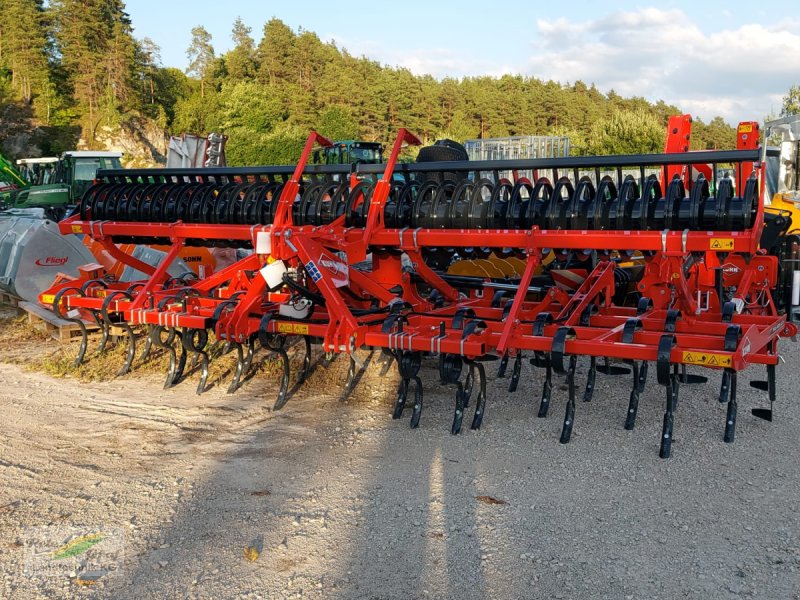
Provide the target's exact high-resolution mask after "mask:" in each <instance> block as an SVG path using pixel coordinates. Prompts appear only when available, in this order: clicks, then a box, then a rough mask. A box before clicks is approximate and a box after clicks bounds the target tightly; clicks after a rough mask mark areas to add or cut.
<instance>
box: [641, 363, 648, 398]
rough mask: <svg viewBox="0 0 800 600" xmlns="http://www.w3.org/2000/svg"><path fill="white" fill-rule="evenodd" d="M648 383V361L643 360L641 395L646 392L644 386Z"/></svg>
mask: <svg viewBox="0 0 800 600" xmlns="http://www.w3.org/2000/svg"><path fill="white" fill-rule="evenodd" d="M646 383H647V361H646V360H643V361H642V365H641V367H639V393H640V394H641V393H643V392H644V385H645V384H646Z"/></svg>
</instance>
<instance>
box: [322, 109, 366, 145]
mask: <svg viewBox="0 0 800 600" xmlns="http://www.w3.org/2000/svg"><path fill="white" fill-rule="evenodd" d="M314 129H316V130H317V131H319V132H320V133H321V134H322V135H324V136H326V137H327V138H328V139H330V140H331V141H336V140H349V139H356V138H358V137H360V134H359V130H358V121H357V120H356V118H355V117H353V115H352V113H351V112H350V110H349V109H348V108H347V107H346V106H342V105H335V106H329V107H328V108H326V109H325V110H324V111H323V112H322V114H320V116H319V119H318V120H317V123H316V126H315V127H314Z"/></svg>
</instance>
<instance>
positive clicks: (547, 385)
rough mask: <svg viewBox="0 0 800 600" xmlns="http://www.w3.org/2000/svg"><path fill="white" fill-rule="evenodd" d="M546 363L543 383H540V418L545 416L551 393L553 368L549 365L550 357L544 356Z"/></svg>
mask: <svg viewBox="0 0 800 600" xmlns="http://www.w3.org/2000/svg"><path fill="white" fill-rule="evenodd" d="M545 360H546V361H547V365H546V366H545V371H544V384H543V385H542V401H541V402H540V403H539V414H538V415H537V416H538V417H539V418H540V419H544V418H545V417H546V416H547V410H548V409H549V408H550V398H551V396H552V395H553V368H552V367H551V366H550V357H549V356H548V357H547V358H545Z"/></svg>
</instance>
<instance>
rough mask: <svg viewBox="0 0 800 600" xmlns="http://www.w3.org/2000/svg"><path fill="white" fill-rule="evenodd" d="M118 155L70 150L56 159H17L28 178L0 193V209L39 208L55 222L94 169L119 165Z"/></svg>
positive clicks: (76, 197)
mask: <svg viewBox="0 0 800 600" xmlns="http://www.w3.org/2000/svg"><path fill="white" fill-rule="evenodd" d="M120 158H122V153H120V152H99V151H92V150H70V151H68V152H64V154H62V155H61V156H60V157H59V158H58V159H53V158H49V159H21V160H19V161H17V164H18V165H20V167H21V168H22V170H23V174H28V176H29V179H28V180H25V179H23V181H24V182H25V185H24V186H18V189H15V190H11V191H10V192H6V193H5V196H0V209H9V208H43V209H45V212H46V214H47V216H48V217H50V218H52V219H54V220H56V221H58V220H60V219H61V218H63V216H64V215H65V214H66V212H67V210H68V208H69V207H70V206H72V205H74V204H76V203H77V201H78V200H80V198H81V196H83V193H84V192H85V191H86V190H87V189H88V188H89V186H91V185H92V183H93V182H94V179H95V174H96V173H97V170H98V169H121V168H122V163H121V162H120ZM6 162H7V161H6Z"/></svg>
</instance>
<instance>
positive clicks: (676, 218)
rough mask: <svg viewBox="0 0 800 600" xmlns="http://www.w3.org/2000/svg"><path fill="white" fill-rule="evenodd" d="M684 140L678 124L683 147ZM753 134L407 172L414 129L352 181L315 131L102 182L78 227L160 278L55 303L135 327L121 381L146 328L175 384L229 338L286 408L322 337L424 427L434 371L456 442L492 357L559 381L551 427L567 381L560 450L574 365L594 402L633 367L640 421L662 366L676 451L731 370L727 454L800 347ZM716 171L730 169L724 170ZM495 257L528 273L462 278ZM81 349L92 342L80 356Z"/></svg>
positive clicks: (71, 284)
mask: <svg viewBox="0 0 800 600" xmlns="http://www.w3.org/2000/svg"><path fill="white" fill-rule="evenodd" d="M756 128H757V126H756ZM680 137H681V133H680V132H679V127H676V128H675V131H673V136H672V138H671V139H673V140H676V139H679V138H680ZM757 137H758V136H757V132H755V134H754V138H755V140H754V141H753V142H752V143H751V144H750V149H740V150H732V151H720V152H716V151H715V152H704V153H690V152H686V151H685V148H683V147H679V148H677V149H676V150H677V152H669V153H665V154H656V155H637V156H608V157H576V158H572V157H568V158H554V159H527V160H516V161H483V162H470V161H453V162H436V163H413V164H401V163H398V160H397V158H398V154H399V152H400V150H401V147H402V146H403V144H405V143H408V144H418V143H419V142H418V140H417V139H416V138H415V137H414V136H413V135H411V134H410V133H408V132H407V131H405V130H402V129H401V130H400V132H399V134H398V136H397V139H396V141H395V143H394V147H393V150H392V153H391V155H390V157H389V159H388V161H387V163H386V164H385V165H357V166H356V167H354V168H353V169H351V168H350V167H349V166H340V165H309V164H308V162H307V161H308V158H309V156H310V154H311V152H312V150H313V148H314V146H315V145H316V144H320V145H323V146H325V145H328V144H329V142H328V141H327V140H325V139H324V138H322V137H321V136H319V135H317V134H316V133H313V134H312V135H311V136H310V137H309V139H308V141H307V143H306V146H305V150H304V152H303V155H302V157H301V159H300V162H299V163H298V164H297V165H296V167H257V168H224V169H202V170H200V169H198V170H185V169H184V170H161V169H155V170H138V171H136V170H134V171H129V170H125V171H121V170H117V171H104V172H100V173H99V180H98V182H97V183H96V185H95V186H94V187H93V188H91V189H90V190H89V191H88V192H87V193H86V195H85V196H84V198H83V201H82V203H81V205H80V210H79V211H78V213H77V214H75V216H73V217H71V218H70V219H68V220H67V221H64V222H63V223H62V224H61V230H62V232H63V233H65V234H68V233H78V234H84V235H88V236H91V237H92V238H93V239H95V240H96V241H97V242H99V243H101V244H103V245H104V247H105V248H106V249H107V250H108V252H109V253H111V254H113V255H115V256H116V257H117V258H118V259H119V260H122V261H124V262H126V263H127V264H130V265H132V266H134V267H136V268H137V269H139V270H141V271H142V272H144V273H147V274H148V278H147V279H145V280H142V281H140V282H136V283H134V284H130V283H124V284H123V283H119V282H116V281H113V280H111V279H110V278H109V277H107V276H106V274H105V273H104V272H103V270H102V269H101V268H99V267H98V266H97V265H90V266H87V267H85V269H84V271H83V275H82V277H81V278H80V279H78V280H71V281H61V282H58V283H56V284H55V285H54V286H53V287H52V288H51V289H50V290H49V291H48V292H47V293H45V294H43V295H42V296H41V297H40V300H41V301H42V303H43V304H45V305H47V306H48V307H52V308H53V309H54V310H55V311H56V312H57V313H59V314H60V315H61V316H63V317H65V318H69V319H73V320H76V322H81V321H80V319H81V317H84V318H94V319H97V320H98V322H99V323H101V324H102V325H104V331H105V332H106V335H105V336H104V342H105V339H106V338H107V337H108V331H109V329H110V326H111V325H114V326H118V327H121V328H122V329H123V330H124V332H125V334H126V336H127V339H128V343H129V351H128V355H127V361H126V363H125V365H124V366H123V368H122V369H121V371H120V372H121V373H124V372H126V371H127V370H128V369H129V368H130V367H131V364H132V362H133V361H134V358H135V354H136V343H137V335H138V334H139V332H145V336H146V337H145V339H146V350H145V351H146V352H147V351H148V350H149V348H150V347H152V346H157V347H161V348H164V349H166V351H167V352H168V353H169V355H170V366H169V372H168V375H167V381H166V386H167V387H169V386H171V385H173V384H175V383H177V382H178V381H180V380H181V379H182V378H183V377H184V371H185V367H186V363H187V362H188V360H189V358H191V364H192V365H193V368H197V369H199V370H200V371H201V372H202V374H201V377H200V383H199V385H198V393H199V392H201V391H203V390H204V389H205V388H206V383H207V381H206V379H207V374H208V353H207V345H208V341H209V338H210V335H211V334H212V333H213V335H214V336H215V337H216V339H217V340H220V341H222V342H225V343H227V344H228V345H229V347H230V348H231V349H235V350H236V351H237V352H238V362H237V368H236V372H235V374H234V378H233V381H232V383H231V384H230V389H229V391H233V390H235V389H236V388H237V387H239V386H240V384H241V382H242V381H243V380H244V379H245V377H246V376H247V375H248V373H249V372H250V371H251V370H252V369H253V368H254V355H255V354H256V352H257V345H259V346H262V347H263V348H265V349H266V350H267V351H268V352H269V353H271V355H273V356H277V357H279V359H280V360H281V362H282V374H281V376H280V383H279V386H280V391H279V396H278V402H277V405H278V406H280V405H282V404H283V402H284V401H285V399H286V395H287V392H288V389H289V381H290V362H289V359H288V355H287V348H288V347H289V346H291V345H292V343H293V342H294V341H297V340H301V341H302V343H303V344H304V345H305V350H306V355H305V360H304V362H303V373H302V374H301V375H300V379H301V381H302V379H303V378H304V377H305V375H306V374H307V371H308V368H309V365H310V362H311V361H310V357H311V352H312V344H320V345H321V347H322V351H323V352H325V353H326V354H329V355H332V354H338V353H345V354H348V355H350V361H351V362H350V372H349V374H348V385H350V384H351V383H352V381H353V379H354V377H355V374H356V366H357V359H356V358H355V351H356V350H357V349H359V348H361V347H364V346H368V347H373V348H381V349H383V352H384V353H385V354H386V355H387V356H391V357H393V358H394V359H395V360H396V362H397V365H398V370H399V374H400V379H401V382H400V385H399V389H398V392H397V399H396V402H395V405H394V415H393V416H394V418H401V417H402V416H403V413H404V411H405V410H406V408H410V412H411V426H412V427H416V426H417V425H418V424H419V421H420V416H421V412H422V408H423V385H422V381H421V379H420V377H419V371H420V366H421V364H422V361H423V360H424V359H431V360H436V361H438V370H439V375H440V379H441V382H440V383H441V384H442V385H452V386H454V387H455V391H456V393H455V402H454V416H453V424H452V433H454V434H455V433H458V432H459V431H460V430H461V428H462V421H463V419H464V415H465V413H466V412H467V411H468V408H469V407H470V405H472V406H474V409H473V410H472V420H471V427H472V429H477V428H479V427H480V426H481V423H482V420H483V418H484V414H485V411H486V404H487V374H486V369H487V365H488V364H489V363H490V362H491V361H496V362H495V368H496V369H497V376H498V377H501V378H502V377H505V374H506V371H507V367H508V365H509V363H511V365H512V366H511V374H510V378H509V384H508V389H509V391H514V390H515V389H516V387H517V385H518V382H519V380H520V377H521V376H522V375H521V374H522V365H523V363H525V362H529V364H530V365H532V366H533V367H535V369H534V371H535V372H538V373H540V374H541V375H542V376H543V389H542V394H541V400H540V404H539V408H538V416H539V417H545V416H547V414H548V411H549V408H550V404H551V401H552V398H551V396H552V390H553V377H554V376H556V375H557V376H564V377H566V383H567V388H568V395H567V398H566V408H565V409H564V421H563V429H562V434H561V442H562V443H566V442H569V440H570V437H571V433H572V428H573V423H574V420H575V418H576V404H577V402H576V401H577V397H578V390H577V387H578V383H579V382H578V381H576V366H577V363H578V360H579V359H581V360H587V361H588V375H587V378H586V382H585V387H584V388H583V394H582V399H583V401H589V400H591V398H592V392H593V390H594V387H595V382H596V376H597V375H596V374H597V372H598V371H599V372H600V373H601V374H604V375H607V376H614V375H617V376H619V375H623V374H628V375H629V376H631V375H632V381H631V384H630V400H629V403H628V410H627V413H626V417H625V418H624V419H621V423H623V422H624V427H625V428H626V429H633V427H634V425H635V421H636V415H637V408H638V403H639V397H640V394H641V393H642V390H643V389H644V386H645V383H646V380H647V376H648V371H653V370H654V371H655V379H656V380H657V382H658V384H659V385H660V386H663V388H664V395H665V398H666V401H665V411H664V424H663V433H662V437H661V456H662V457H664V458H666V457H668V456H669V455H670V449H671V441H672V430H673V414H674V412H675V410H676V408H677V406H678V395H679V388H680V384H682V383H684V384H689V383H699V382H701V381H706V378H705V377H702V376H700V375H698V374H697V373H696V372H692V373H690V372H687V366H692V367H696V366H699V367H704V368H707V369H711V370H713V371H709V372H719V373H720V375H721V384H720V391H719V400H720V402H727V405H728V408H727V415H726V419H725V425H724V440H725V441H726V442H732V441H733V439H734V433H735V427H736V416H737V400H736V398H737V374H738V372H739V371H742V370H743V369H745V368H747V367H748V366H750V365H752V364H758V365H765V366H766V375H767V376H766V381H760V382H753V383H754V384H755V387H758V388H759V389H763V390H764V391H766V392H767V393H768V398H769V400H770V403H771V402H773V401H774V400H775V366H776V365H777V363H778V361H779V355H778V351H777V345H778V340H779V338H780V337H786V336H792V335H794V334H795V333H796V327H795V326H794V325H793V324H791V323H789V322H787V320H786V317H785V316H784V315H783V314H779V313H780V311H779V310H778V307H777V305H776V301H775V300H774V299H773V292H774V290H775V289H776V287H777V286H778V277H779V268H780V267H779V260H778V257H777V256H774V255H772V254H770V253H768V252H767V251H765V250H762V249H761V247H760V244H759V241H760V238H761V237H762V233H764V232H766V231H767V230H768V229H770V231H771V235H773V237H775V236H782V235H783V234H785V232H786V231H787V230H788V227H789V225H788V224H787V223H785V222H783V221H781V222H779V223H778V224H777V225H776V224H775V222H774V219H773V220H771V221H770V222H769V223H766V224H765V210H764V204H763V193H762V186H763V179H764V178H763V160H762V157H761V156H760V150H759V148H758V147H757V145H756V144H757ZM683 139H684V142H678V144H679V146H684V145H685V138H683ZM744 145H745V146H747V144H744ZM668 149H670V148H669V146H668ZM697 163H703V165H702V167H698V166H697ZM718 165H720V166H722V165H727V166H728V168H730V169H731V172H732V173H733V176H726V177H717V173H718V168H717V167H718ZM500 171H503V172H511V173H513V178H510V179H505V178H501V177H500V176H499V172H500ZM704 173H705V174H704ZM129 242H135V243H147V244H170V245H171V248H172V250H171V252H170V255H169V256H168V258H167V260H166V261H165V262H164V263H162V265H161V266H160V267H158V268H152V267H150V266H148V265H145V264H141V263H138V262H137V261H135V260H134V259H132V258H131V257H127V256H125V255H124V254H122V253H121V252H120V251H119V250H118V249H117V248H116V246H115V244H117V243H129ZM186 245H188V246H218V247H219V246H221V247H231V248H247V249H252V253H250V254H249V255H248V256H246V257H245V258H243V259H242V260H240V261H239V262H237V263H235V264H233V265H232V266H230V267H227V268H225V269H223V270H221V271H219V272H217V273H214V274H213V275H212V276H210V277H207V278H205V279H197V278H196V277H194V276H191V275H190V276H187V277H185V278H170V277H169V276H168V275H167V273H166V268H167V265H168V264H169V262H170V260H171V259H172V257H174V256H175V255H176V254H177V252H179V250H180V249H181V248H182V247H183V246H186ZM492 254H494V255H495V256H500V257H502V256H508V257H512V256H513V257H515V258H516V259H517V260H519V261H522V263H521V264H524V270H523V272H522V273H521V274H520V275H519V276H518V277H514V278H503V279H492V278H489V277H480V276H469V275H463V274H460V275H454V274H449V273H448V272H447V269H448V267H449V266H450V265H452V264H453V263H454V262H458V261H470V260H474V261H477V260H479V259H481V258H485V257H488V256H490V255H492ZM460 272H462V271H460ZM85 350H86V336H84V338H83V341H82V344H81V350H80V352H79V356H78V361H80V360H82V359H83V355H84V353H85ZM582 357H586V358H585V359H583V358H582ZM693 370H695V369H693ZM554 374H555V375H554ZM582 387H583V386H582ZM407 403H408V405H409V406H408V407H407V406H406V405H407ZM770 406H771V405H770ZM753 412H754V414H755V415H756V416H759V417H762V418H768V419H771V416H772V413H771V408H770V409H765V408H761V409H755V410H754V411H753Z"/></svg>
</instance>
